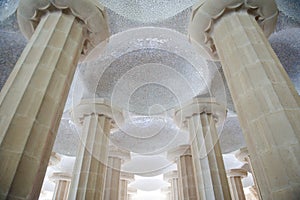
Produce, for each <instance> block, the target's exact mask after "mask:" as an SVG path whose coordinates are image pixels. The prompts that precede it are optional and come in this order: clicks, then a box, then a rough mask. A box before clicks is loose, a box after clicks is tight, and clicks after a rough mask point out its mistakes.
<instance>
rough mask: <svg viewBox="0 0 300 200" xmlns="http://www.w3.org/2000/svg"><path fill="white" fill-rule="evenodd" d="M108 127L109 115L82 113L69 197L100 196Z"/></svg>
mask: <svg viewBox="0 0 300 200" xmlns="http://www.w3.org/2000/svg"><path fill="white" fill-rule="evenodd" d="M110 128H111V119H110V118H108V117H107V116H104V115H98V114H90V115H88V116H85V118H84V123H83V129H82V136H81V144H80V147H79V151H78V154H77V157H76V162H75V167H74V175H73V179H72V183H71V190H70V195H69V199H70V200H74V199H76V200H84V199H89V200H93V199H103V197H104V184H105V175H106V164H107V159H108V158H107V156H108V135H109V133H110Z"/></svg>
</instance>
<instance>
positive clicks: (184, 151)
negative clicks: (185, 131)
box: [167, 144, 192, 161]
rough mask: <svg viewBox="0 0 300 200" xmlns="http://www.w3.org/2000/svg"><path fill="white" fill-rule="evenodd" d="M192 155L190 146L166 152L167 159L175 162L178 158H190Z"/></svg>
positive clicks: (182, 146)
mask: <svg viewBox="0 0 300 200" xmlns="http://www.w3.org/2000/svg"><path fill="white" fill-rule="evenodd" d="M190 155H192V153H191V147H190V145H188V144H186V145H180V146H178V147H176V148H174V149H171V150H169V151H168V152H167V158H168V159H169V160H170V161H175V160H177V159H178V158H179V157H180V156H190Z"/></svg>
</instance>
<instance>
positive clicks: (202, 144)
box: [175, 98, 230, 199]
mask: <svg viewBox="0 0 300 200" xmlns="http://www.w3.org/2000/svg"><path fill="white" fill-rule="evenodd" d="M225 115H226V109H225V107H224V106H222V105H220V104H218V103H216V102H215V100H214V99H212V98H195V99H193V101H192V102H190V103H188V104H187V105H185V106H183V107H182V108H181V109H180V110H178V111H176V113H175V119H176V122H177V123H178V125H179V126H181V127H188V130H189V132H190V140H191V141H190V142H191V146H192V155H193V158H194V159H193V165H194V168H195V171H196V172H197V173H196V177H195V179H196V183H197V189H198V194H199V198H201V199H230V191H229V186H228V182H227V177H226V171H225V167H224V162H223V157H222V152H221V148H220V144H219V136H218V132H217V128H216V123H217V125H218V126H219V124H220V125H222V123H223V122H224V118H225Z"/></svg>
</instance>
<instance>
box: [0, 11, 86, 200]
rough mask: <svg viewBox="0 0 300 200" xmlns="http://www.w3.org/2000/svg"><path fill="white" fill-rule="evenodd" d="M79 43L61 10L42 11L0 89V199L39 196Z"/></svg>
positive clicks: (75, 27)
mask: <svg viewBox="0 0 300 200" xmlns="http://www.w3.org/2000/svg"><path fill="white" fill-rule="evenodd" d="M82 44H83V27H82V25H81V24H80V23H79V22H78V21H77V20H76V19H75V17H74V16H73V15H66V14H63V13H62V12H60V11H56V12H52V13H49V14H47V15H44V17H42V19H41V21H40V23H39V25H38V26H37V28H36V30H35V32H34V34H33V35H32V37H31V39H30V40H29V42H28V44H27V46H26V48H25V49H24V51H23V53H22V55H21V57H20V58H19V60H18V62H17V64H16V66H15V68H14V70H13V72H12V73H11V75H10V77H9V79H8V80H7V83H6V84H5V86H4V87H3V89H2V91H1V94H0V160H1V162H0V199H37V198H38V196H39V193H40V189H41V186H42V182H43V178H44V175H45V172H46V168H47V165H48V161H49V158H50V155H51V151H52V146H53V143H54V140H55V136H56V132H57V128H58V125H59V122H60V118H61V115H62V112H63V107H64V104H65V101H66V98H67V94H68V91H69V88H70V84H71V82H72V79H73V74H74V71H75V68H76V65H77V62H78V59H79V55H80V52H81V49H82Z"/></svg>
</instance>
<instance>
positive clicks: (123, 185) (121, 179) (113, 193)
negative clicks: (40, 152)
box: [49, 146, 136, 200]
mask: <svg viewBox="0 0 300 200" xmlns="http://www.w3.org/2000/svg"><path fill="white" fill-rule="evenodd" d="M56 155H57V154H53V155H52V156H51V158H53V157H54V156H56ZM54 158H56V157H54ZM110 158H113V159H120V160H121V159H123V160H125V159H127V160H128V159H129V158H130V157H129V152H125V151H122V150H120V149H117V148H115V147H112V146H111V147H110V151H109V159H110ZM51 160H52V159H51ZM57 164H58V162H57V161H56V162H55V165H57ZM52 165H53V164H52V162H51V163H50V162H49V166H52ZM108 174H109V175H110V177H108ZM74 175H75V174H74V173H73V176H72V174H70V173H69V172H66V171H62V172H53V173H52V174H51V175H50V176H49V179H50V180H52V181H53V182H54V183H55V189H54V194H53V200H67V199H69V195H70V196H71V195H72V194H70V185H71V180H72V181H74ZM72 177H73V179H72ZM106 177H107V178H106V179H105V186H104V198H105V199H109V200H110V199H115V200H127V199H129V197H132V196H133V195H134V194H135V193H136V191H135V192H134V191H132V188H128V184H129V183H130V182H132V181H134V174H132V173H127V172H121V166H120V165H118V166H116V165H109V166H106ZM85 189H86V190H88V189H89V188H85ZM70 198H72V197H70Z"/></svg>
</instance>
